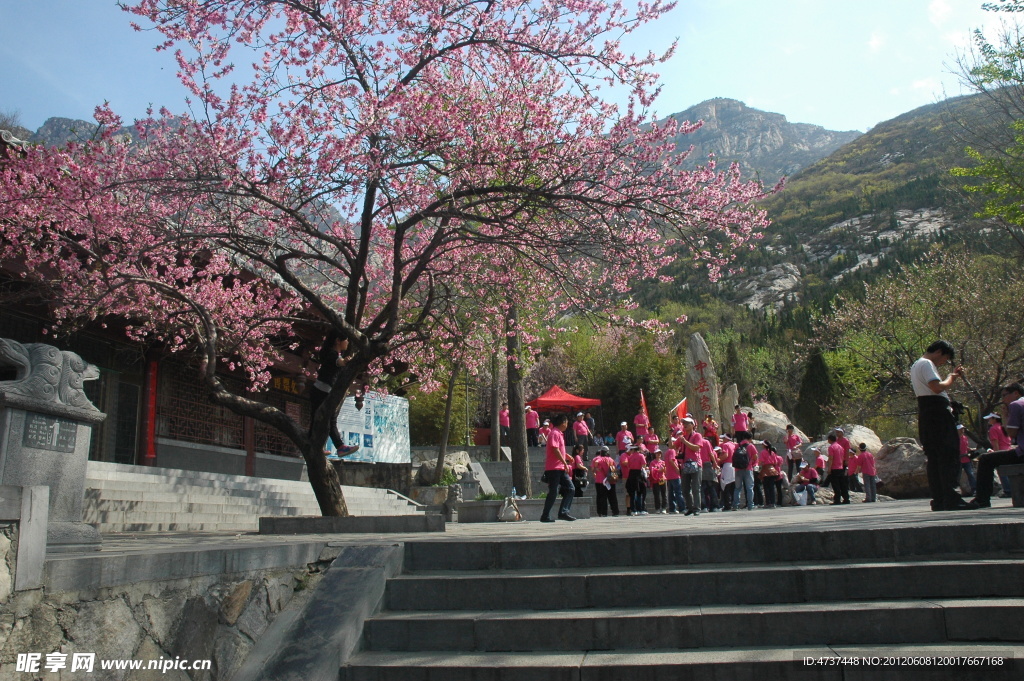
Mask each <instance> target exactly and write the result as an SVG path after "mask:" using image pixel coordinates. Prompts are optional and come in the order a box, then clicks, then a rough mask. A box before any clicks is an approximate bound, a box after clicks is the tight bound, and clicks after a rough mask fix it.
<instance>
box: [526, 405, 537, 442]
mask: <svg viewBox="0 0 1024 681" xmlns="http://www.w3.org/2000/svg"><path fill="white" fill-rule="evenodd" d="M539 431H540V414H538V413H537V412H535V411H534V410H533V407H527V408H526V446H527V447H539V446H540V440H539V439H538V437H537V435H538V434H539Z"/></svg>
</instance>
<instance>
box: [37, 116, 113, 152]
mask: <svg viewBox="0 0 1024 681" xmlns="http://www.w3.org/2000/svg"><path fill="white" fill-rule="evenodd" d="M96 128H97V126H96V124H95V123H89V122H87V121H76V120H72V119H70V118H47V119H46V122H45V123H43V125H42V127H41V128H39V129H38V130H36V131H35V132H34V133H33V134H32V136H31V137H29V138H28V140H27V141H29V142H32V143H33V144H45V145H46V146H48V147H56V146H60V145H61V144H64V143H66V142H72V141H74V142H83V141H85V140H88V139H90V138H92V136H93V135H94V134H95V133H96Z"/></svg>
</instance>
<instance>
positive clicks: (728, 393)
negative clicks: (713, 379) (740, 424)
mask: <svg viewBox="0 0 1024 681" xmlns="http://www.w3.org/2000/svg"><path fill="white" fill-rule="evenodd" d="M739 403H740V389H739V388H738V387H736V384H735V383H733V384H731V385H730V386H729V387H728V388H726V389H725V391H724V392H722V399H721V400H719V402H718V406H719V408H720V409H719V411H720V412H721V415H722V418H721V420H720V421H719V423H720V424H722V428H721V432H723V433H730V432H732V426H731V425H730V424H731V423H732V415H733V409H735V408H736V405H737V404H739Z"/></svg>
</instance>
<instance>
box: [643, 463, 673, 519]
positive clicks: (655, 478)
mask: <svg viewBox="0 0 1024 681" xmlns="http://www.w3.org/2000/svg"><path fill="white" fill-rule="evenodd" d="M651 456H653V457H654V458H652V459H651V461H650V463H648V464H647V468H648V470H650V471H651V473H650V475H651V478H650V483H651V492H652V493H653V494H654V512H655V513H668V494H667V490H668V479H667V478H666V477H665V474H666V471H665V459H664V458H663V456H662V453H661V450H660V449H655V450H654V453H653V454H652V455H651Z"/></svg>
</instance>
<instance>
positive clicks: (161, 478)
mask: <svg viewBox="0 0 1024 681" xmlns="http://www.w3.org/2000/svg"><path fill="white" fill-rule="evenodd" d="M283 483H287V484H283ZM132 485H136V486H148V485H160V486H166V487H177V486H184V487H192V488H195V489H217V490H238V491H264V490H268V491H273V492H277V493H281V494H304V493H306V492H308V491H309V489H310V488H309V483H308V482H299V481H294V482H287V481H277V480H271V479H269V478H248V479H246V480H233V481H230V480H210V479H206V478H192V477H189V476H169V475H158V474H152V475H151V474H148V473H118V474H116V475H112V476H104V477H96V476H92V475H90V476H87V477H86V486H87V487H92V486H96V487H102V486H106V487H111V488H115V487H118V486H126V487H130V486H132Z"/></svg>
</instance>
